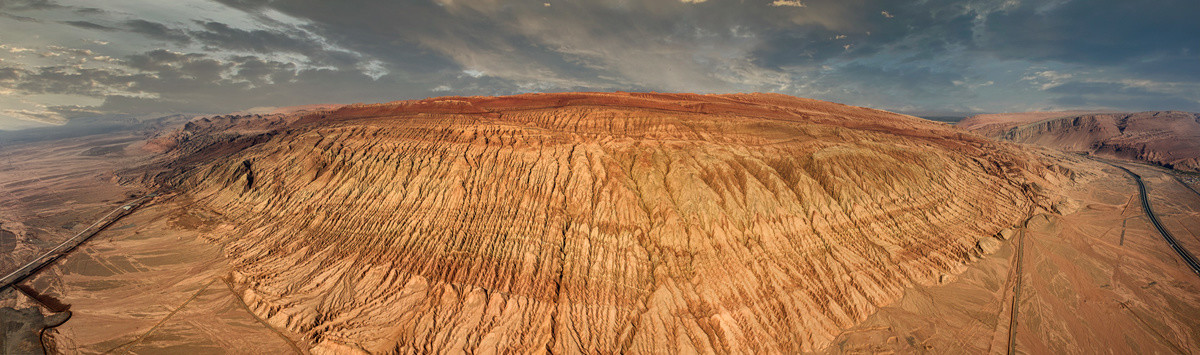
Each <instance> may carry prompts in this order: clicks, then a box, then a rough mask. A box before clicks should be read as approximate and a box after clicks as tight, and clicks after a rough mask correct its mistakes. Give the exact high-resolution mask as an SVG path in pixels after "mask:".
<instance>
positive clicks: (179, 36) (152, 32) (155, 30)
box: [125, 19, 192, 44]
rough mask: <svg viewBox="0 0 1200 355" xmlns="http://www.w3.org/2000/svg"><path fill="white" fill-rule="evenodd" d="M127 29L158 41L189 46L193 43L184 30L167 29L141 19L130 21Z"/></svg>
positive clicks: (156, 23) (126, 24) (126, 23)
mask: <svg viewBox="0 0 1200 355" xmlns="http://www.w3.org/2000/svg"><path fill="white" fill-rule="evenodd" d="M125 27H126V29H128V30H129V31H130V32H133V33H138V34H142V35H145V36H146V37H150V38H153V39H157V40H164V41H170V42H175V43H178V44H187V43H190V42H191V41H192V38H191V37H189V36H188V35H187V33H185V32H184V31H183V30H179V29H174V28H170V27H167V26H166V25H163V24H161V23H158V22H151V21H146V20H141V19H136V20H129V21H126V22H125Z"/></svg>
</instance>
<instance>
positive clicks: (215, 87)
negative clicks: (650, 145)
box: [0, 0, 1200, 130]
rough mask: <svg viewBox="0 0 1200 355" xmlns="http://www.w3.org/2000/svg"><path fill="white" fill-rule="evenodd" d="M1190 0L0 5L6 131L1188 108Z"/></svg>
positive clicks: (1194, 82) (1193, 101)
mask: <svg viewBox="0 0 1200 355" xmlns="http://www.w3.org/2000/svg"><path fill="white" fill-rule="evenodd" d="M1197 15H1200V1H1196V0H1148V1H1127V0H1088V1H1084V0H1045V1H1022V0H966V1H950V0H916V1H913V0H904V1H900V0H895V1H892V0H882V1H868V0H836V1H818V0H640V1H633V0H536V1H526V0H411V1H409V0H397V1H382V0H379V1H366V0H341V1H320V0H171V1H161V0H100V1H98V0H0V129H7V130H13V129H23V128H29V127H39V126H47V125H61V124H65V123H68V122H88V121H96V120H105V119H114V118H121V117H124V118H128V117H150V116H154V115H167V114H172V113H211V114H216V113H228V112H235V111H244V110H252V109H263V108H269V107H282V106H292V105H303V104H318V103H332V104H338V103H355V102H387V101H393V100H405V99H418V98H425V97H435V96H448V95H506V94H516V93H527V92H561V91H657V92H697V93H730V92H777V93H784V94H789V95H795V96H801V97H809V98H815V99H821V100H829V101H835V102H840V103H846V104H851V105H857V106H867V107H873V108H879V109H885V110H890V111H897V112H903V113H909V114H915V115H925V116H943V115H967V114H972V113H985V112H1022V111H1044V110H1070V109H1109V110H1121V111H1146V110H1186V111H1200V21H1197V20H1196V19H1195V17H1196V16H1197Z"/></svg>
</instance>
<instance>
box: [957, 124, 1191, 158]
mask: <svg viewBox="0 0 1200 355" xmlns="http://www.w3.org/2000/svg"><path fill="white" fill-rule="evenodd" d="M1014 115H1027V114H1014ZM990 116H1002V115H990ZM1022 117H1024V116H1022ZM1029 117H1035V116H1029ZM1037 117H1040V116H1037ZM991 120H992V121H997V122H1008V124H1001V125H999V126H997V125H996V124H985V122H990V121H988V120H985V119H974V120H972V119H968V120H965V121H963V123H962V124H960V127H964V128H966V129H971V130H973V131H975V132H977V133H980V134H984V135H989V134H990V135H992V136H994V137H996V138H1000V139H1004V140H1009V141H1013V142H1019V143H1028V144H1035V145H1040V146H1045V147H1050V148H1055V149H1061V150H1065V151H1070V152H1087V153H1092V154H1099V155H1104V156H1110V157H1117V158H1122V159H1132V160H1141V161H1145V162H1149V163H1153V164H1158V165H1162V166H1165V167H1168V168H1173V169H1178V170H1183V171H1192V172H1197V171H1200V144H1197V142H1200V114H1197V113H1190V112H1178V111H1159V112H1140V113H1105V114H1085V115H1076V116H1062V117H1057V118H1051V119H1045V120H1040V121H1036V120H1035V121H1032V122H1024V121H1020V120H1016V119H1010V120H1007V121H1005V120H997V119H995V118H994V117H993V118H992V119H991Z"/></svg>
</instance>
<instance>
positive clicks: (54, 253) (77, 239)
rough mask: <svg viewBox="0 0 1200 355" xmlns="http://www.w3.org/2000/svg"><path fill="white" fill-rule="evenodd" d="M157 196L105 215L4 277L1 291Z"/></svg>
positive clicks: (145, 197) (148, 197) (0, 285)
mask: <svg viewBox="0 0 1200 355" xmlns="http://www.w3.org/2000/svg"><path fill="white" fill-rule="evenodd" d="M155 196H157V194H149V195H146V196H144V197H141V198H138V199H136V200H133V201H131V202H129V203H126V204H124V205H121V206H120V207H117V208H116V209H113V210H112V212H109V213H108V214H106V215H104V217H100V219H98V220H96V222H94V223H92V225H90V226H88V227H87V228H84V229H83V231H80V232H79V234H76V235H75V236H73V237H71V238H70V239H67V240H66V241H63V242H62V243H61V244H59V245H58V246H56V247H54V249H50V251H47V252H46V253H45V254H42V255H40V256H38V257H37V258H34V259H33V260H31V261H29V262H28V263H25V265H23V266H21V267H20V268H17V269H16V270H13V271H12V272H10V273H8V274H7V275H4V277H3V278H0V290H2V289H4V288H6V287H9V286H12V285H13V284H15V283H18V282H21V281H22V280H24V279H26V278H28V277H29V276H32V275H33V274H35V273H37V272H38V271H39V270H41V269H42V268H44V267H46V265H50V263H53V262H54V261H55V260H58V258H60V257H62V256H63V255H66V254H67V253H68V252H70V251H71V250H74V249H75V247H78V246H79V244H81V243H83V242H84V241H86V240H88V238H91V237H92V236H93V235H96V233H99V232H100V231H102V230H104V228H108V226H110V225H112V224H113V223H115V222H116V221H117V220H120V219H121V217H125V216H126V215H128V214H130V213H132V212H133V211H134V210H136V209H137V208H138V207H140V206H142V205H143V204H144V203H145V202H146V200H148V199H151V198H153V197H155Z"/></svg>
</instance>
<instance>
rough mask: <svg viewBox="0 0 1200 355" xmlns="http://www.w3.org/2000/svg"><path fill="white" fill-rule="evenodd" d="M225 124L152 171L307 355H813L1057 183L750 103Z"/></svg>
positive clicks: (629, 99)
mask: <svg viewBox="0 0 1200 355" xmlns="http://www.w3.org/2000/svg"><path fill="white" fill-rule="evenodd" d="M227 131H228V130H226V129H212V130H204V129H200V128H197V127H192V132H193V133H190V134H188V141H190V142H209V143H205V144H200V145H195V146H191V148H188V147H189V143H186V142H185V143H179V144H174V145H173V146H174V147H176V149H181V150H183V151H186V154H184V153H179V154H177V155H176V157H177V159H176V161H187V162H188V166H189V168H187V169H182V168H179V169H174V170H171V171H173V172H174V173H173V174H174V175H171V174H162V175H158V177H157V179H158V180H159V181H160V182H161V183H163V184H168V185H172V186H173V187H174V188H175V189H176V191H180V192H181V193H183V194H184V196H185V197H187V198H190V199H192V200H193V201H194V204H193V205H192V206H194V208H205V209H208V210H211V211H213V212H215V213H218V214H220V215H222V216H223V219H224V220H225V221H226V224H227V225H226V226H224V227H220V228H215V229H213V232H211V233H210V234H209V235H208V237H209V238H211V239H212V240H214V241H216V242H219V243H222V244H223V245H225V252H226V254H227V255H228V257H229V258H231V259H232V262H233V265H234V267H235V270H236V271H235V272H234V274H233V276H232V281H233V283H234V284H235V285H237V287H238V289H239V292H240V293H241V295H242V297H243V298H244V299H245V300H246V302H247V304H249V305H250V306H251V308H252V309H253V310H254V312H256V313H258V315H260V316H261V317H262V318H264V319H266V320H267V321H268V322H270V323H272V324H274V325H276V326H279V327H282V328H286V329H288V330H290V331H293V332H297V333H299V334H302V335H303V336H304V337H305V339H306V340H307V341H309V342H310V345H311V346H313V348H314V351H315V352H329V351H339V352H354V351H366V352H381V353H387V352H406V353H411V352H435V351H437V352H441V351H457V350H468V351H500V352H540V351H545V350H549V351H553V352H560V353H563V352H568V353H574V352H599V353H617V352H622V353H659V352H672V353H678V352H731V351H733V352H797V351H812V350H817V349H820V348H822V347H823V346H825V345H827V344H828V343H829V342H830V341H831V339H833V336H834V335H835V334H837V333H838V332H840V331H841V330H842V329H845V328H847V327H849V326H852V325H854V324H855V323H857V322H859V321H861V320H862V319H864V318H865V317H866V316H868V315H870V314H871V313H873V312H874V311H875V310H876V309H877V308H878V307H880V306H881V305H885V304H888V303H890V302H892V301H894V300H896V299H897V298H898V297H899V296H900V295H901V294H902V292H903V290H904V289H905V288H906V287H909V286H912V285H914V284H931V283H935V282H937V281H938V279H939V277H940V276H941V275H942V274H944V273H954V272H955V271H957V270H960V269H961V268H962V265H963V263H964V262H967V261H968V260H969V259H970V258H971V257H972V255H976V254H978V253H980V252H981V251H982V250H994V247H995V243H994V241H981V238H991V236H993V235H997V234H998V233H1001V234H1002V232H1001V231H1002V230H1005V229H1006V228H1009V227H1011V226H1012V225H1014V224H1016V223H1018V222H1019V221H1020V220H1022V219H1023V217H1025V216H1027V215H1028V213H1029V212H1030V211H1031V210H1033V209H1034V208H1035V207H1036V204H1037V203H1040V201H1041V199H1040V198H1038V197H1037V196H1036V195H1035V194H1036V193H1035V192H1034V191H1040V190H1039V189H1042V188H1045V186H1036V187H1035V186H1034V184H1035V183H1038V184H1044V183H1039V181H1040V177H1041V176H1044V175H1046V174H1054V173H1052V172H1050V171H1049V170H1047V169H1045V168H1044V167H1043V166H1041V165H1040V163H1038V162H1037V161H1036V160H1032V159H1031V158H1029V157H1028V156H1027V155H1025V154H1024V153H1022V152H1020V151H1019V150H1015V149H1013V148H1012V147H1010V146H1008V145H1005V144H1002V143H996V142H993V141H990V140H986V139H984V138H982V137H979V136H975V135H964V134H962V133H961V132H960V131H957V130H953V129H951V128H949V127H946V126H944V125H938V124H934V123H931V122H928V121H924V120H921V119H917V118H914V117H909V116H902V115H896V114H891V113H887V112H882V111H877V110H870V109H864V108H858V107H851V106H844V105H838V104H832V103H827V102H820V101H815V100H805V99H798V98H793V97H788V96H783V95H765V94H755V95H690V94H626V93H613V94H531V95H520V96H511V97H499V98H491V97H486V98H485V97H471V98H461V97H456V98H438V99H428V100H419V101H405V102H396V103H389V104H379V105H351V106H347V107H343V108H340V109H337V110H334V111H328V112H321V113H315V114H310V115H307V116H304V117H302V118H299V119H297V120H295V121H294V122H290V123H288V124H287V125H286V126H285V127H281V128H279V129H275V130H272V131H270V132H257V133H253V134H247V135H240V136H239V135H233V136H221V135H222V134H227V133H226V132H227ZM202 136H209V137H216V136H221V137H223V138H221V139H206V138H203V137H202ZM212 141H226V142H231V143H230V144H231V145H223V144H212V143H211V142H212ZM230 146H234V147H236V149H234V148H229V147H230ZM218 150H219V151H220V152H221V153H220V154H214V153H213V152H214V151H218ZM231 150H232V151H231Z"/></svg>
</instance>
